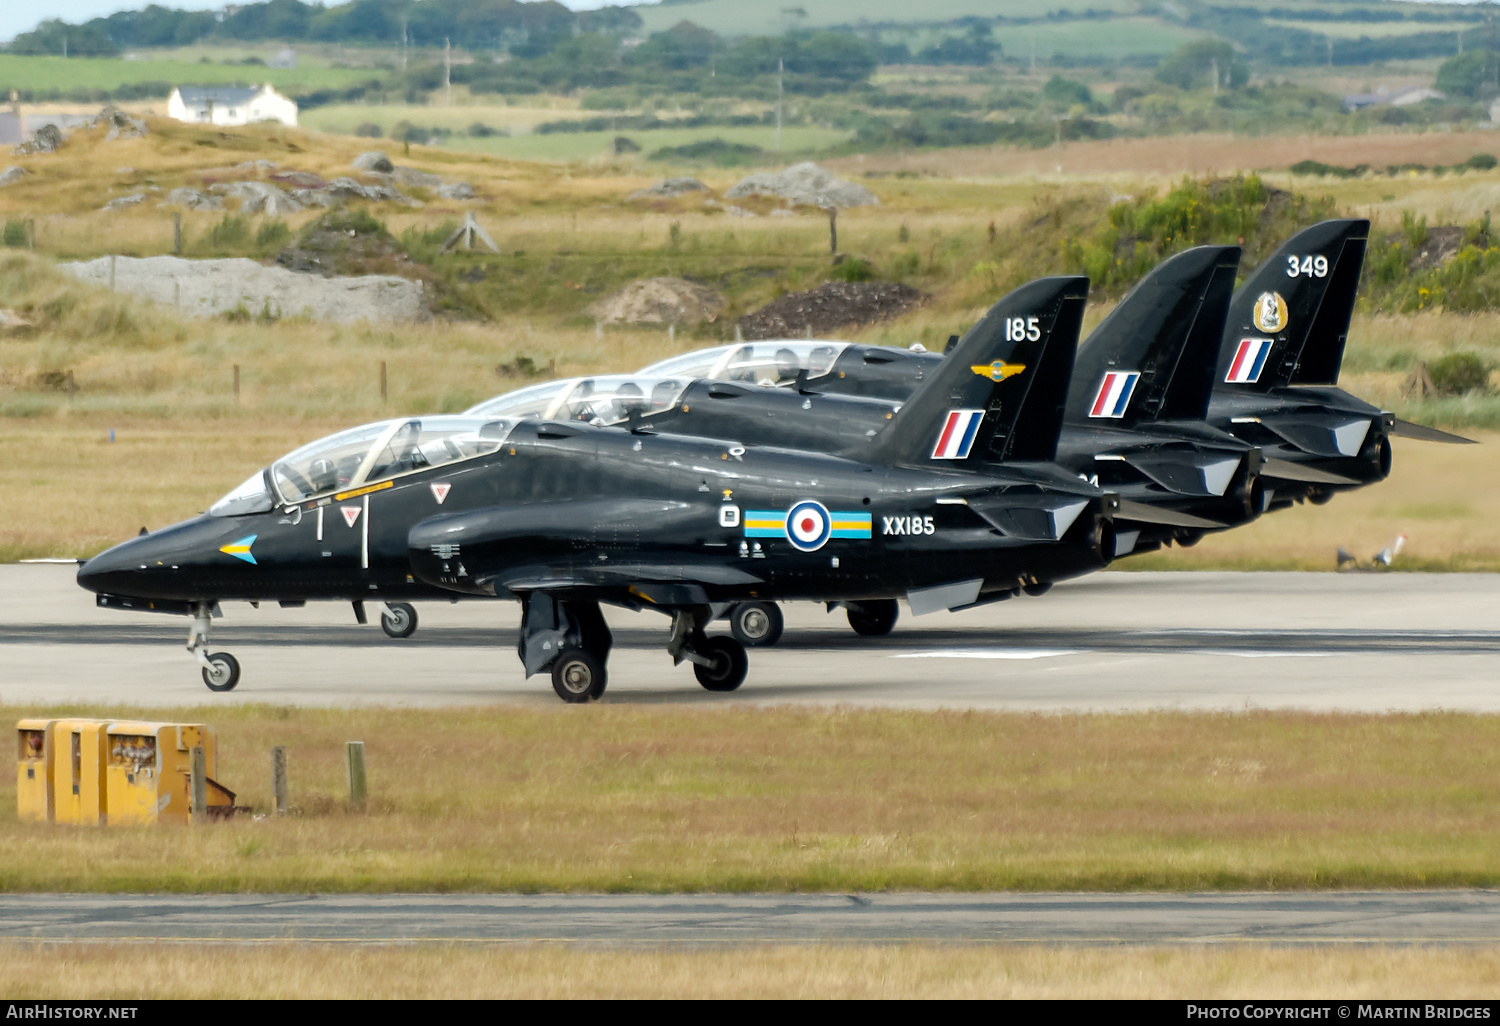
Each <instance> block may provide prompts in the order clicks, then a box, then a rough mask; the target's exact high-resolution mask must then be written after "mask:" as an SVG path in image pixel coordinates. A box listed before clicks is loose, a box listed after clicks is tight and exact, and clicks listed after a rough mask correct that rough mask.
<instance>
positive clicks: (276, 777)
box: [271, 745, 286, 816]
mask: <svg viewBox="0 0 1500 1026" xmlns="http://www.w3.org/2000/svg"><path fill="white" fill-rule="evenodd" d="M271 806H272V810H273V811H274V812H275V814H276V815H278V816H285V815H286V748H284V747H283V746H281V745H277V746H276V747H274V748H272V749H271Z"/></svg>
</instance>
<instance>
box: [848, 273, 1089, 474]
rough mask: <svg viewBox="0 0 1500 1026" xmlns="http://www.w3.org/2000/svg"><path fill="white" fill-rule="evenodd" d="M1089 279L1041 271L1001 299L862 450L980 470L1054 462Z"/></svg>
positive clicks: (883, 458) (910, 462)
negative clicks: (1007, 464) (1013, 463)
mask: <svg viewBox="0 0 1500 1026" xmlns="http://www.w3.org/2000/svg"><path fill="white" fill-rule="evenodd" d="M1087 297H1088V279H1087V278H1083V277H1057V278H1040V279H1038V280H1036V281H1033V282H1029V283H1027V284H1025V285H1022V286H1021V287H1020V288H1018V289H1016V290H1015V291H1014V292H1011V293H1010V294H1009V295H1007V296H1006V297H1005V298H1003V299H1001V300H1000V301H999V302H998V303H996V304H995V305H994V306H993V307H991V308H990V310H989V312H988V313H986V314H985V315H984V317H983V318H982V319H980V321H979V322H978V323H977V324H975V325H974V326H973V327H972V328H970V329H969V330H968V332H966V333H965V334H964V336H963V338H961V339H959V341H958V344H957V345H955V346H954V347H953V348H952V350H951V351H950V352H949V353H948V355H947V356H946V357H945V358H944V359H943V361H942V363H941V364H938V365H937V368H936V369H935V370H934V371H933V372H932V373H931V374H930V375H929V376H928V378H927V380H926V381H924V382H923V383H922V384H921V385H920V386H918V388H917V390H916V391H915V392H913V393H912V394H911V398H909V399H908V400H907V401H906V403H905V405H903V406H902V407H901V411H900V412H899V413H898V414H897V415H896V419H895V420H894V421H893V422H892V423H891V425H890V427H888V428H887V429H886V430H885V431H882V432H881V433H880V435H879V436H877V437H876V439H875V440H874V442H873V443H872V444H871V447H870V448H869V449H866V450H863V451H862V452H861V458H863V459H870V460H874V461H877V462H884V463H898V464H902V465H905V466H929V467H952V468H971V469H972V468H973V467H976V466H978V465H979V464H981V463H992V462H997V461H1001V460H1050V459H1052V458H1053V457H1054V456H1055V455H1056V454H1057V437H1058V435H1059V433H1061V431H1062V421H1063V410H1064V408H1065V402H1066V397H1067V388H1068V380H1069V377H1070V374H1071V371H1072V367H1073V354H1074V350H1075V348H1076V346H1077V344H1078V330H1079V327H1080V326H1081V324H1082V322H1083V307H1084V303H1085V301H1086V300H1087Z"/></svg>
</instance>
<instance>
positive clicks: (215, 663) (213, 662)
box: [203, 652, 240, 691]
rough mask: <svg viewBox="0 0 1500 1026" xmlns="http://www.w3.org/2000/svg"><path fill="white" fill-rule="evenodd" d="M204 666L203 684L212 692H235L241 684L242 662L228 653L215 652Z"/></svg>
mask: <svg viewBox="0 0 1500 1026" xmlns="http://www.w3.org/2000/svg"><path fill="white" fill-rule="evenodd" d="M207 658H208V662H206V663H204V664H203V683H205V684H207V685H208V690H210V691H233V690H234V686H235V685H236V684H238V683H239V682H240V661H239V660H238V659H236V658H235V657H234V656H232V655H230V654H229V653H228V652H215V653H213V654H212V655H210V656H208V657H207Z"/></svg>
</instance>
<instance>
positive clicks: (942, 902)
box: [0, 891, 1500, 944]
mask: <svg viewBox="0 0 1500 1026" xmlns="http://www.w3.org/2000/svg"><path fill="white" fill-rule="evenodd" d="M20 939H28V940H29V939H53V940H106V939H109V940H120V939H139V940H176V941H193V940H220V941H269V940H320V941H355V942H360V943H372V942H382V941H387V942H389V941H419V940H429V941H473V942H491V943H494V942H527V941H566V942H575V943H602V944H620V943H625V944H716V943H789V942H796V941H843V942H850V941H876V942H901V941H938V942H977V943H1027V942H1053V943H1090V942H1092V943H1100V944H1115V943H1125V944H1168V943H1244V942H1253V943H1277V944H1286V943H1303V944H1314V943H1333V942H1342V943H1370V942H1379V943H1410V944H1416V943H1494V942H1497V941H1500V894H1497V893H1494V892H1490V891H1439V892H1394V893H1392V892H1370V893H1339V894H1182V895H1166V894H1129V895H1118V894H1100V895H1089V894H961V895H945V894H878V895H868V896H865V895H800V894H796V895H792V894H776V895H744V896H741V895H668V896H657V895H543V896H529V895H487V894H476V895H425V894H424V895H344V896H338V895H236V894H229V895H159V894H149V895H129V894H112V895H88V894H78V895H57V894H36V895H0V940H20Z"/></svg>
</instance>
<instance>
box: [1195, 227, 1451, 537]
mask: <svg viewBox="0 0 1500 1026" xmlns="http://www.w3.org/2000/svg"><path fill="white" fill-rule="evenodd" d="M1369 234H1370V222H1369V221H1367V220H1364V219H1363V218H1348V219H1337V220H1331V221H1323V222H1321V223H1319V224H1315V225H1313V226H1312V227H1310V228H1307V229H1304V230H1303V231H1301V232H1298V233H1297V234H1296V235H1294V236H1293V237H1292V238H1291V239H1289V240H1288V241H1287V242H1286V244H1285V245H1283V246H1282V247H1281V248H1280V249H1278V250H1277V251H1276V252H1275V253H1273V254H1271V256H1270V257H1269V258H1268V259H1267V260H1266V261H1265V262H1264V263H1263V264H1261V265H1260V267H1258V268H1257V269H1256V270H1255V272H1254V273H1253V274H1252V275H1251V276H1250V277H1249V278H1248V279H1247V280H1246V281H1245V284H1244V285H1242V286H1241V287H1240V289H1239V291H1237V292H1236V293H1235V295H1234V300H1233V302H1232V303H1231V304H1230V309H1229V318H1228V321H1227V323H1226V324H1225V328H1224V338H1223V342H1222V345H1221V347H1220V350H1219V360H1218V370H1217V373H1216V383H1215V385H1214V393H1213V399H1212V402H1211V403H1210V405H1209V411H1208V420H1209V422H1210V423H1211V424H1213V425H1214V426H1216V427H1219V428H1222V429H1224V430H1227V431H1231V432H1233V433H1234V434H1235V435H1237V436H1239V437H1240V438H1243V439H1244V440H1245V441H1247V442H1250V443H1252V444H1254V445H1257V446H1259V447H1260V448H1261V451H1262V452H1263V453H1264V454H1265V456H1266V458H1267V460H1268V462H1270V463H1271V464H1272V465H1273V466H1278V467H1280V468H1282V471H1283V473H1282V475H1281V476H1282V480H1280V481H1278V482H1276V487H1275V490H1274V493H1273V495H1272V497H1271V507H1272V508H1275V509H1281V508H1285V507H1286V506H1289V505H1291V504H1292V503H1293V502H1294V501H1300V500H1301V499H1303V498H1306V499H1308V500H1309V501H1311V502H1314V503H1321V502H1326V501H1328V499H1330V498H1332V496H1333V495H1334V494H1336V493H1337V492H1339V491H1345V490H1348V489H1351V488H1358V487H1362V486H1363V485H1367V484H1371V483H1373V482H1376V481H1381V480H1384V479H1385V477H1386V476H1387V475H1388V474H1389V473H1390V470H1391V443H1390V438H1391V436H1392V435H1400V436H1404V437H1408V438H1415V439H1421V440H1424V441H1431V442H1467V441H1468V439H1465V438H1460V437H1459V436H1458V435H1452V434H1449V433H1448V432H1446V431H1438V430H1436V429H1435V428H1428V427H1423V426H1421V425H1418V424H1412V423H1409V422H1408V421H1404V420H1400V419H1398V418H1396V417H1394V416H1392V415H1391V414H1390V413H1388V412H1386V411H1384V410H1381V409H1380V408H1379V407H1376V406H1372V405H1370V404H1369V403H1367V402H1364V401H1363V400H1361V399H1358V398H1356V397H1355V396H1352V395H1350V394H1349V393H1348V392H1346V391H1344V390H1343V389H1341V388H1339V387H1337V386H1338V379H1339V370H1340V367H1341V365H1342V363H1343V359H1344V346H1345V343H1346V341H1347V339H1348V335H1349V321H1350V318H1351V317H1352V316H1353V313H1354V300H1355V294H1356V291H1357V290H1358V287H1359V276H1360V269H1361V267H1362V266H1363V264H1364V254H1365V244H1366V241H1367V239H1368V238H1369ZM1289 479H1295V480H1289Z"/></svg>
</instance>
